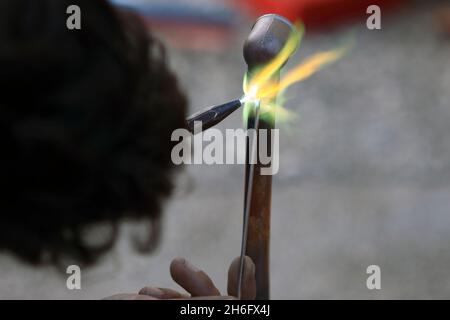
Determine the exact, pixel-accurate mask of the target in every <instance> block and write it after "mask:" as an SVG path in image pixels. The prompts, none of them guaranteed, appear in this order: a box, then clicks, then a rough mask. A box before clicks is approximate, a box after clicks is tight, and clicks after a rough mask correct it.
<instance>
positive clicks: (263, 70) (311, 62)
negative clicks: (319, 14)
mask: <svg viewBox="0 0 450 320" xmlns="http://www.w3.org/2000/svg"><path fill="white" fill-rule="evenodd" d="M303 35H304V28H303V26H302V25H301V24H300V23H297V24H296V28H295V31H293V32H292V33H291V35H290V36H289V39H288V41H287V42H286V44H285V46H284V47H283V49H282V50H281V52H280V53H279V54H278V55H277V56H276V57H275V58H274V59H273V60H272V61H271V62H269V63H268V64H267V65H265V66H262V67H260V68H259V69H257V70H256V71H253V72H252V76H251V77H250V76H249V75H247V74H246V75H245V77H244V86H243V87H244V93H245V99H246V100H247V101H248V102H247V103H246V104H245V106H244V119H245V120H246V119H247V118H248V115H249V114H250V113H251V112H252V110H253V109H254V106H255V103H254V101H258V100H259V101H261V102H262V103H261V116H263V115H264V116H266V117H267V116H268V117H270V118H273V117H275V116H276V117H277V119H278V120H281V121H284V120H289V119H292V118H294V117H295V115H294V114H293V113H292V112H291V111H289V110H287V109H285V108H284V107H283V105H284V103H285V101H286V99H285V98H284V92H285V91H286V90H287V89H288V88H289V87H290V86H292V85H293V84H295V83H297V82H300V81H303V80H306V79H307V78H309V77H311V76H312V75H313V74H315V73H316V72H317V71H318V70H320V69H321V68H323V67H324V66H325V65H328V64H330V63H332V62H335V61H337V60H339V59H340V58H342V57H343V56H344V54H345V53H346V52H347V48H346V47H343V48H338V49H334V50H330V51H325V52H320V53H317V54H315V55H313V56H311V57H308V58H307V59H306V60H305V61H304V62H302V63H300V64H299V65H297V66H296V67H294V68H293V69H292V70H290V71H288V73H287V74H286V75H285V76H283V77H281V79H278V74H279V71H280V69H281V68H282V67H283V65H284V64H285V63H286V61H287V60H288V59H289V57H290V56H291V55H292V54H293V53H294V52H295V51H296V50H297V48H298V47H299V46H300V43H301V40H302V38H303ZM252 101H253V102H252Z"/></svg>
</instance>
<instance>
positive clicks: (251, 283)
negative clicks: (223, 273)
mask: <svg viewBox="0 0 450 320" xmlns="http://www.w3.org/2000/svg"><path fill="white" fill-rule="evenodd" d="M239 262H240V257H237V258H235V259H234V260H233V262H231V265H230V268H229V269H228V294H229V295H230V296H234V297H237V296H238V281H239ZM241 290H242V292H241V298H242V300H253V299H255V298H256V279H255V264H254V263H253V261H252V259H250V258H249V257H247V256H245V257H244V275H243V278H242V288H241Z"/></svg>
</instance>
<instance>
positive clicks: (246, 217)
mask: <svg viewBox="0 0 450 320" xmlns="http://www.w3.org/2000/svg"><path fill="white" fill-rule="evenodd" d="M259 112H260V109H259V102H258V103H257V104H256V106H255V117H254V120H255V121H254V127H255V128H254V129H255V130H254V132H255V136H254V137H253V140H252V148H251V154H250V155H249V154H247V155H246V157H247V163H249V164H250V170H249V177H248V179H249V184H248V189H247V190H246V195H245V201H244V223H243V230H242V242H241V257H240V261H239V278H238V291H237V293H238V299H239V300H240V299H241V298H242V281H243V278H244V263H245V260H244V257H245V253H246V251H247V233H248V220H249V214H250V210H249V208H250V201H251V197H252V193H253V190H252V187H253V177H254V170H255V166H254V164H255V162H256V157H257V154H256V151H257V147H258V145H257V143H258V137H257V134H258V126H259ZM247 134H248V128H247ZM248 139H249V138H248V137H247V145H248V143H249V142H248Z"/></svg>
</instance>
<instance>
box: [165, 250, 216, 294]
mask: <svg viewBox="0 0 450 320" xmlns="http://www.w3.org/2000/svg"><path fill="white" fill-rule="evenodd" d="M170 275H171V276H172V279H173V280H174V281H175V282H176V283H178V284H179V285H180V286H181V287H183V288H184V289H185V290H186V291H187V292H189V293H190V294H191V295H192V296H193V297H199V296H220V292H219V290H218V289H217V288H216V287H215V286H214V283H213V282H212V280H211V279H210V278H209V277H208V275H207V274H206V273H205V272H203V271H202V270H200V269H198V268H197V267H195V266H194V265H192V264H191V263H190V262H188V261H186V260H185V259H183V258H176V259H174V260H173V261H172V263H171V264H170Z"/></svg>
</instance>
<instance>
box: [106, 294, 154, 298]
mask: <svg viewBox="0 0 450 320" xmlns="http://www.w3.org/2000/svg"><path fill="white" fill-rule="evenodd" d="M103 300H156V298H154V297H150V296H147V295H141V294H135V293H119V294H115V295H113V296H110V297H106V298H104V299H103Z"/></svg>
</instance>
